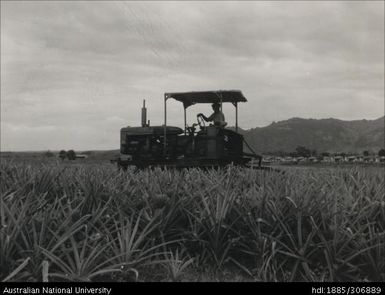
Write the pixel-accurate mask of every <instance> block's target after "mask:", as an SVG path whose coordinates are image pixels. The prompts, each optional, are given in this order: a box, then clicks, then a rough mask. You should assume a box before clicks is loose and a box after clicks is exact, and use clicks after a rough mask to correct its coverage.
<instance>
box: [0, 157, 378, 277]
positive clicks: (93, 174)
mask: <svg viewBox="0 0 385 295" xmlns="http://www.w3.org/2000/svg"><path fill="white" fill-rule="evenodd" d="M0 173H1V175H0V177H1V182H0V193H1V203H0V205H1V207H0V214H1V218H0V219H1V231H0V267H1V269H0V280H4V281H63V280H70V281H111V280H112V281H128V280H134V281H143V280H181V279H186V278H189V276H190V275H189V274H191V272H198V273H199V272H200V271H201V270H202V269H204V268H206V267H208V268H209V269H211V270H213V271H219V272H221V271H224V270H228V269H237V270H238V271H239V272H241V273H242V276H243V277H244V278H246V279H248V280H255V281H365V280H367V281H384V280H385V260H384V257H385V201H384V195H385V189H384V174H383V170H381V168H352V169H336V168H332V169H326V168H324V169H318V170H317V169H312V168H298V169H295V168H286V170H285V172H284V173H277V172H267V171H257V170H250V169H244V168H238V167H228V168H226V169H222V170H209V171H201V170H199V169H190V170H182V171H173V170H172V171H170V170H160V169H153V170H144V171H135V172H134V171H127V172H123V171H118V170H117V169H116V168H115V167H113V166H110V165H95V166H90V165H88V166H65V167H64V166H61V165H60V164H49V165H38V164H34V165H27V164H18V163H13V162H11V161H2V163H1V165H0ZM159 270H160V271H159ZM159 273H160V274H159Z"/></svg>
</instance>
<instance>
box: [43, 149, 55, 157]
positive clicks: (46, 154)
mask: <svg viewBox="0 0 385 295" xmlns="http://www.w3.org/2000/svg"><path fill="white" fill-rule="evenodd" d="M44 155H45V156H46V157H47V158H51V157H53V153H52V152H51V151H50V150H48V151H46V152H45V154H44Z"/></svg>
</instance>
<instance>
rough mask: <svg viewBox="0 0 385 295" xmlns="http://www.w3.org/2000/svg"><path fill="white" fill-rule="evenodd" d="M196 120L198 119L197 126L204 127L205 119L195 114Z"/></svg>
mask: <svg viewBox="0 0 385 295" xmlns="http://www.w3.org/2000/svg"><path fill="white" fill-rule="evenodd" d="M197 121H198V125H199V127H200V129H201V130H203V129H204V128H206V124H205V120H204V119H203V117H202V116H200V115H197Z"/></svg>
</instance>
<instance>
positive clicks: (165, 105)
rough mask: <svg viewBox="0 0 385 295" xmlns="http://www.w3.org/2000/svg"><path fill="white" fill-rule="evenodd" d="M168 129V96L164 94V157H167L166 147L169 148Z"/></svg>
mask: <svg viewBox="0 0 385 295" xmlns="http://www.w3.org/2000/svg"><path fill="white" fill-rule="evenodd" d="M166 130H167V96H166V94H165V95H164V131H163V157H164V158H166V148H167V143H166V142H167V141H166V136H167V134H166Z"/></svg>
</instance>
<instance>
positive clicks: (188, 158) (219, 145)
mask: <svg viewBox="0 0 385 295" xmlns="http://www.w3.org/2000/svg"><path fill="white" fill-rule="evenodd" d="M169 99H175V100H177V101H179V102H181V103H182V104H183V107H184V129H182V128H179V127H175V126H168V125H167V101H168V100H169ZM246 101H247V100H246V98H245V97H244V96H243V94H242V92H241V91H239V90H218V91H194V92H172V93H165V94H164V124H163V125H161V126H150V121H147V109H146V105H145V101H143V108H142V124H141V125H142V126H141V127H124V128H122V129H121V130H120V140H121V141H120V157H119V159H118V160H117V163H118V166H119V167H121V168H123V169H127V167H128V166H135V167H137V168H139V169H142V168H147V167H163V168H192V167H199V168H210V167H217V168H218V167H224V166H226V165H229V164H233V165H240V166H249V167H250V166H251V165H250V163H251V160H252V159H253V158H254V159H257V160H258V163H257V165H252V167H256V168H262V167H261V161H262V157H261V156H260V155H257V154H256V153H255V152H254V151H253V150H252V149H251V147H250V146H249V145H248V144H247V142H246V141H245V139H244V137H243V136H242V135H241V134H239V133H238V103H241V102H246ZM223 103H231V104H233V105H234V107H235V128H225V127H224V126H217V125H215V124H207V123H206V122H205V120H203V119H202V116H199V115H198V116H197V122H195V123H193V124H192V125H191V126H189V125H187V122H186V111H187V109H188V108H189V107H191V106H193V105H195V104H217V105H218V104H219V107H220V111H222V104H223ZM244 144H245V145H246V146H247V147H248V148H249V150H250V151H251V153H246V152H244V151H243V148H244Z"/></svg>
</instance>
